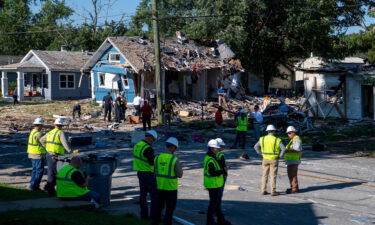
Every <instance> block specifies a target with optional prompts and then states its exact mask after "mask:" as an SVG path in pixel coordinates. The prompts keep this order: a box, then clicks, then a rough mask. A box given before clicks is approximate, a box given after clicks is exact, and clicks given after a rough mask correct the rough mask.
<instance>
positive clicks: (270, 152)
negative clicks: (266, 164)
mask: <svg viewBox="0 0 375 225" xmlns="http://www.w3.org/2000/svg"><path fill="white" fill-rule="evenodd" d="M259 142H260V148H261V152H262V156H263V159H278V158H279V154H280V151H281V149H280V142H281V139H280V138H277V137H275V136H272V135H267V136H263V137H261V138H260V139H259Z"/></svg>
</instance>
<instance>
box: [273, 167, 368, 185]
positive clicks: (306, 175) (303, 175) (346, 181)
mask: <svg viewBox="0 0 375 225" xmlns="http://www.w3.org/2000/svg"><path fill="white" fill-rule="evenodd" d="M279 172H280V173H283V174H287V172H284V171H279ZM298 176H302V177H309V178H315V179H319V180H327V181H332V182H338V183H355V182H358V181H348V180H339V179H333V178H327V177H320V176H314V175H308V174H303V173H302V174H301V173H298ZM358 183H360V182H358ZM358 185H360V186H365V187H372V188H375V185H372V184H358Z"/></svg>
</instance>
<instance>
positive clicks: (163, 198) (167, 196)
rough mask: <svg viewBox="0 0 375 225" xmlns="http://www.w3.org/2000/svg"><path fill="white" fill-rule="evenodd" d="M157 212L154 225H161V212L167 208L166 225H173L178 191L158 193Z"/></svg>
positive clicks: (153, 221) (158, 191) (165, 214)
mask: <svg viewBox="0 0 375 225" xmlns="http://www.w3.org/2000/svg"><path fill="white" fill-rule="evenodd" d="M155 205H156V207H157V208H156V212H155V214H154V218H152V225H159V221H160V217H161V212H162V211H163V209H164V207H165V213H164V220H163V224H164V225H172V218H173V211H174V210H175V208H176V205H177V190H176V191H165V190H157V191H156V204H155Z"/></svg>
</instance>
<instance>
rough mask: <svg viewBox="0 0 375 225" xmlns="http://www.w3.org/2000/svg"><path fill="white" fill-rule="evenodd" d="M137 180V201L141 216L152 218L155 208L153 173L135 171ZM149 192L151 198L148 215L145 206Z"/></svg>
mask: <svg viewBox="0 0 375 225" xmlns="http://www.w3.org/2000/svg"><path fill="white" fill-rule="evenodd" d="M137 176H138V180H139V189H140V190H139V192H140V193H139V194H140V196H139V203H140V206H141V218H142V219H148V218H150V217H151V218H154V212H155V209H156V207H155V206H156V202H155V200H156V199H155V196H156V181H155V177H154V174H153V173H151V172H140V171H138V173H137ZM148 193H149V194H150V198H151V209H150V215H149V214H148V206H147V194H148Z"/></svg>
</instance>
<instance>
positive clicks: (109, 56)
mask: <svg viewBox="0 0 375 225" xmlns="http://www.w3.org/2000/svg"><path fill="white" fill-rule="evenodd" d="M112 55H118V56H119V59H118V60H112V59H111V56H112ZM108 62H109V63H120V62H121V54H120V53H109V55H108Z"/></svg>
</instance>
